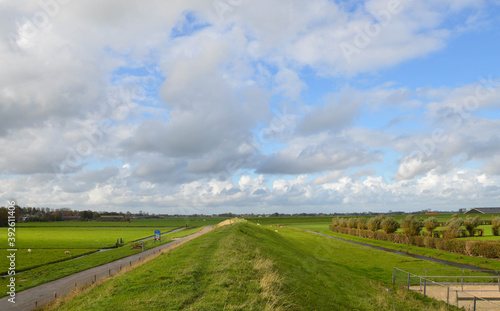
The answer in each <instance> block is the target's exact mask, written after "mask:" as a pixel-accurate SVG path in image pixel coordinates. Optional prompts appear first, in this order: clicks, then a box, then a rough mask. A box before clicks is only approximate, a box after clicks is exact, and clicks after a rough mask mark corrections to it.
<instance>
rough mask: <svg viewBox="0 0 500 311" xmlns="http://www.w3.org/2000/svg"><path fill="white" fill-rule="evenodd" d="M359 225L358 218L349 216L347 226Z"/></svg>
mask: <svg viewBox="0 0 500 311" xmlns="http://www.w3.org/2000/svg"><path fill="white" fill-rule="evenodd" d="M357 227H358V219H357V218H349V219H348V220H347V228H351V229H352V228H357Z"/></svg>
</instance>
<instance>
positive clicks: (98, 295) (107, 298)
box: [53, 222, 453, 310]
mask: <svg viewBox="0 0 500 311" xmlns="http://www.w3.org/2000/svg"><path fill="white" fill-rule="evenodd" d="M275 230H278V232H275ZM394 266H397V267H423V266H425V267H429V268H430V267H435V268H438V267H443V266H442V265H440V264H435V263H429V262H425V263H424V262H422V261H414V260H408V258H407V257H404V256H401V255H396V254H391V253H387V252H383V251H378V250H373V249H368V248H366V247H362V246H358V245H353V244H350V243H346V242H342V241H338V240H334V239H331V238H327V237H322V236H318V235H314V234H312V233H307V232H303V231H300V230H295V229H288V228H276V227H267V226H257V225H254V224H251V223H249V222H246V223H245V222H244V223H238V224H234V225H229V226H225V227H221V228H217V229H214V230H213V231H212V232H210V233H208V234H205V235H203V236H200V237H198V238H197V239H195V240H193V241H191V242H189V243H188V244H185V245H183V246H181V247H179V248H177V249H174V250H172V251H171V252H169V253H166V254H163V255H161V256H160V257H158V258H156V259H155V260H152V261H150V262H148V263H145V264H144V265H142V266H140V267H138V268H136V269H134V270H132V271H130V272H128V273H126V274H123V275H120V276H117V277H114V278H112V279H110V280H108V281H106V282H103V283H101V284H99V285H97V286H95V287H93V288H92V289H90V291H89V292H87V293H84V294H82V295H80V296H77V297H76V298H74V299H71V300H69V299H68V300H67V301H64V302H62V303H61V304H59V305H57V306H53V308H55V309H57V310H110V309H115V310H139V309H141V310H242V309H243V310H446V307H445V304H444V303H441V302H437V301H434V300H431V299H427V298H423V297H422V296H420V295H417V294H414V293H411V292H407V291H405V290H400V289H398V288H396V287H393V285H392V284H391V272H392V269H393V267H394ZM386 288H390V289H391V291H387V290H386ZM452 309H453V308H452Z"/></svg>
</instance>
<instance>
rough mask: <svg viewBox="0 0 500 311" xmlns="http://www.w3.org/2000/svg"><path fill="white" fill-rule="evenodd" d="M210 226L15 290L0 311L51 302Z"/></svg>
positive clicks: (0, 301)
mask: <svg viewBox="0 0 500 311" xmlns="http://www.w3.org/2000/svg"><path fill="white" fill-rule="evenodd" d="M212 228H213V226H206V227H204V228H203V229H202V230H200V231H201V233H200V232H198V233H195V234H192V235H189V236H187V237H184V238H180V239H178V240H175V241H172V242H169V243H167V244H163V245H161V246H158V247H155V248H152V249H149V250H147V251H144V252H141V253H138V254H135V255H132V256H129V257H126V258H122V259H120V260H117V261H113V262H110V263H108V264H105V265H102V266H98V267H94V268H92V269H88V270H85V271H81V272H78V273H75V274H72V275H69V276H67V277H64V278H61V279H58V280H55V281H52V282H49V283H45V284H42V285H40V286H37V287H33V288H30V289H27V290H25V291H22V292H19V293H16V300H15V301H16V303H15V304H14V303H11V302H9V301H8V298H10V297H8V296H7V297H3V298H1V299H0V310H2V311H3V310H9V311H10V310H13V311H14V310H16V311H17V310H21V311H29V310H34V309H36V308H37V307H40V306H42V305H45V304H47V303H49V302H52V301H54V300H55V299H56V298H60V297H63V296H64V295H67V294H68V293H70V292H71V291H72V290H73V289H75V288H77V287H81V286H84V285H87V284H90V283H92V282H96V281H99V280H100V279H103V278H105V277H109V276H111V275H113V274H115V273H117V272H119V271H121V270H122V269H124V268H128V267H134V266H138V265H141V264H142V263H144V262H145V261H146V260H150V259H152V258H154V257H156V256H159V255H160V254H161V253H164V252H167V251H169V250H171V249H174V248H176V247H178V246H180V245H182V244H184V243H186V242H188V241H190V240H192V239H194V238H196V237H198V236H200V235H201V234H204V233H206V232H209V231H210V230H212Z"/></svg>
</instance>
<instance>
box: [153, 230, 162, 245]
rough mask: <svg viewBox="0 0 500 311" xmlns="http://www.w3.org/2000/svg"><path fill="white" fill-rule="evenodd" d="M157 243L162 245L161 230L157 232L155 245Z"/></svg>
mask: <svg viewBox="0 0 500 311" xmlns="http://www.w3.org/2000/svg"><path fill="white" fill-rule="evenodd" d="M156 241H159V242H160V243H161V232H160V230H155V238H154V241H153V243H156Z"/></svg>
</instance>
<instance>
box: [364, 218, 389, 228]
mask: <svg viewBox="0 0 500 311" xmlns="http://www.w3.org/2000/svg"><path fill="white" fill-rule="evenodd" d="M384 218H385V217H384V216H382V215H380V216H375V217H372V218H370V219H368V223H367V224H366V226H367V227H368V229H369V230H371V231H377V230H379V229H380V224H381V223H382V220H384Z"/></svg>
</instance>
